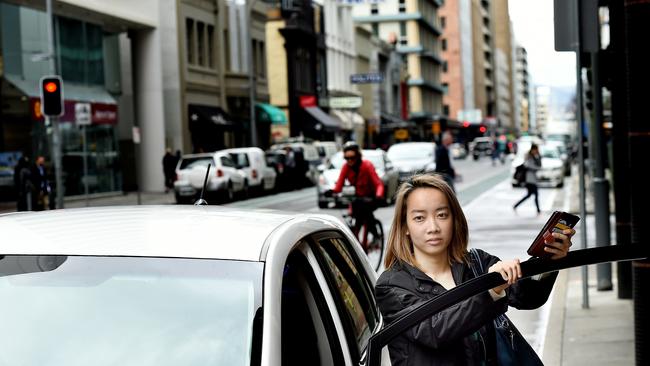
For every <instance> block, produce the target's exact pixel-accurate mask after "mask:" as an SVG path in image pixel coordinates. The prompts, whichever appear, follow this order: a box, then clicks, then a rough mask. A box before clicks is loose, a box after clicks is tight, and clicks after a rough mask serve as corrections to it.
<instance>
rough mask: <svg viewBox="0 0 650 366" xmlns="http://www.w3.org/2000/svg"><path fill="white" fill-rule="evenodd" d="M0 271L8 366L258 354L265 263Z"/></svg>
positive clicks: (12, 262) (48, 261)
mask: <svg viewBox="0 0 650 366" xmlns="http://www.w3.org/2000/svg"><path fill="white" fill-rule="evenodd" d="M0 273H2V277H0V296H1V297H2V301H1V302H0V314H2V330H3V331H2V332H0V342H1V343H2V345H3V350H2V356H1V357H0V358H1V359H2V361H3V363H6V364H8V365H25V366H31V365H47V364H64V365H73V366H76V365H79V366H80V365H87V364H88V360H92V364H94V365H120V364H138V365H156V366H160V365H204V364H209V365H250V364H251V358H252V357H258V356H257V353H258V352H259V350H257V349H256V347H255V346H254V344H255V343H256V342H254V340H257V335H256V332H259V331H260V329H259V328H258V326H256V323H258V321H255V320H256V312H257V311H258V309H260V307H261V286H262V274H263V264H262V263H258V262H244V261H226V260H201V259H175V258H129V257H72V256H68V257H66V256H5V257H3V258H2V259H0ZM188 314H191V316H189V315H188ZM80 345H83V346H82V347H80ZM98 355H101V357H98Z"/></svg>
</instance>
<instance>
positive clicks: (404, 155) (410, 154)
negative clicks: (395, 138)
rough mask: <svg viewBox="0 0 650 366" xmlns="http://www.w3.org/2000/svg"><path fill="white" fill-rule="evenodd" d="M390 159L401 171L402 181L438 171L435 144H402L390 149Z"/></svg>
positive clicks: (400, 177)
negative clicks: (418, 174)
mask: <svg viewBox="0 0 650 366" xmlns="http://www.w3.org/2000/svg"><path fill="white" fill-rule="evenodd" d="M388 158H389V159H390V160H391V161H392V162H393V165H394V166H395V168H396V169H397V170H398V171H399V179H400V181H403V180H406V179H407V178H408V177H410V176H411V175H414V174H417V173H431V172H434V171H435V170H436V144H435V143H433V142H402V143H399V144H395V145H392V146H391V147H390V148H388Z"/></svg>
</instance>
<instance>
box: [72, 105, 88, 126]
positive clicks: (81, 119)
mask: <svg viewBox="0 0 650 366" xmlns="http://www.w3.org/2000/svg"><path fill="white" fill-rule="evenodd" d="M91 117H92V116H91V112H90V103H76V104H75V105H74V119H75V122H76V123H77V126H89V125H90V124H91V123H92V118H91Z"/></svg>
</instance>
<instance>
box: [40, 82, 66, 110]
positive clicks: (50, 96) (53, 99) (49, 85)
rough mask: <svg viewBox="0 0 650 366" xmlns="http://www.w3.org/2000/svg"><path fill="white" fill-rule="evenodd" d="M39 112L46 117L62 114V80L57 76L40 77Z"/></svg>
mask: <svg viewBox="0 0 650 366" xmlns="http://www.w3.org/2000/svg"><path fill="white" fill-rule="evenodd" d="M41 112H42V113H43V115H45V116H48V117H59V116H61V115H63V82H62V81H61V77H59V76H45V77H43V78H42V79H41Z"/></svg>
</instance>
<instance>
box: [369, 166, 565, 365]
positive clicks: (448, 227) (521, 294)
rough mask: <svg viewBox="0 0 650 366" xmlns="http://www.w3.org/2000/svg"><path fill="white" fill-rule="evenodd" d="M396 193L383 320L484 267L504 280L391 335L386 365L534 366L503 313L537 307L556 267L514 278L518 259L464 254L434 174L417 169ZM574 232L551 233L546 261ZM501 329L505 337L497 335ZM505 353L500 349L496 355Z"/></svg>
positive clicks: (455, 209) (450, 206) (456, 214)
mask: <svg viewBox="0 0 650 366" xmlns="http://www.w3.org/2000/svg"><path fill="white" fill-rule="evenodd" d="M396 198H397V199H396V203H395V215H394V217H393V223H392V227H391V231H390V234H389V237H388V247H387V253H386V258H385V266H386V271H384V272H383V273H382V274H381V276H380V277H379V280H378V281H377V284H376V287H375V295H376V297H377V302H378V305H379V309H380V310H381V312H382V315H383V316H384V320H385V322H386V324H390V323H391V322H392V321H393V320H395V319H396V318H398V317H399V316H400V315H401V314H402V313H403V312H405V311H409V310H411V309H412V308H414V307H417V306H418V305H420V304H422V303H423V302H425V301H427V300H429V299H431V298H433V297H436V296H438V295H440V294H442V293H444V292H445V291H447V290H449V289H451V288H453V287H455V286H456V285H459V284H461V283H463V282H466V281H468V280H470V279H472V278H474V277H475V276H476V275H479V274H481V272H485V271H484V270H483V269H484V268H486V269H487V272H499V273H500V274H501V276H502V277H503V279H504V280H506V281H507V282H506V283H505V284H503V285H501V286H498V287H496V288H493V289H491V290H490V291H487V292H485V293H482V294H479V295H476V296H473V297H471V298H469V299H467V300H464V301H462V302H460V303H458V304H456V305H454V306H452V307H450V308H448V309H446V310H443V311H441V312H440V313H438V314H436V315H434V316H432V317H431V318H430V319H428V320H426V321H424V322H422V323H420V324H419V325H417V326H415V327H413V328H411V329H409V330H408V331H406V332H404V333H403V334H401V335H400V336H398V337H397V338H396V339H395V340H394V341H393V342H391V343H390V344H389V345H388V349H389V352H390V358H391V362H392V365H393V366H399V365H504V364H506V365H507V364H512V365H522V364H523V365H526V364H530V365H540V364H541V361H540V360H539V358H538V357H537V355H536V354H535V352H534V351H533V350H532V348H531V347H530V346H529V345H528V344H527V343H526V341H525V340H524V339H523V337H521V335H520V334H519V333H518V332H517V330H516V328H514V326H513V325H512V324H509V322H508V320H507V318H505V316H504V315H503V314H504V313H505V312H506V310H507V308H508V306H513V307H515V308H518V309H534V308H537V307H539V306H541V305H543V304H544V303H545V302H546V300H547V299H548V296H549V295H550V293H551V290H552V288H553V284H554V282H555V278H556V277H557V273H552V274H549V275H547V276H546V277H544V278H538V279H524V280H521V281H519V282H518V281H517V280H518V279H519V278H520V277H521V267H520V265H519V260H518V259H513V260H506V261H501V260H499V258H497V257H495V256H492V255H490V254H488V253H486V252H484V251H482V250H474V249H473V250H472V252H471V254H470V253H469V252H468V250H467V244H468V232H469V230H468V227H467V221H466V219H465V216H464V214H463V211H462V209H461V207H460V204H459V202H458V200H457V198H456V195H455V194H454V192H453V191H452V190H451V188H450V187H449V186H448V185H447V184H446V183H445V182H444V180H443V179H441V178H439V177H436V176H433V175H427V174H422V175H416V176H414V177H412V178H410V179H408V180H407V181H406V182H404V183H403V184H402V185H401V186H400V188H399V190H398V192H397V195H396ZM574 233H575V231H573V230H572V229H567V230H565V231H564V232H563V233H554V234H553V236H554V237H555V239H556V240H557V241H554V242H551V243H547V247H546V250H547V251H548V252H549V253H551V254H552V257H551V258H552V259H559V258H563V257H565V256H566V254H567V252H568V251H569V247H570V246H571V236H573V234H574ZM503 333H507V337H506V338H502V337H501V335H503ZM504 341H505V343H506V344H503V343H504ZM504 346H505V347H504ZM497 350H499V351H497ZM504 352H505V353H507V354H505V355H503V354H499V353H504Z"/></svg>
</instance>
